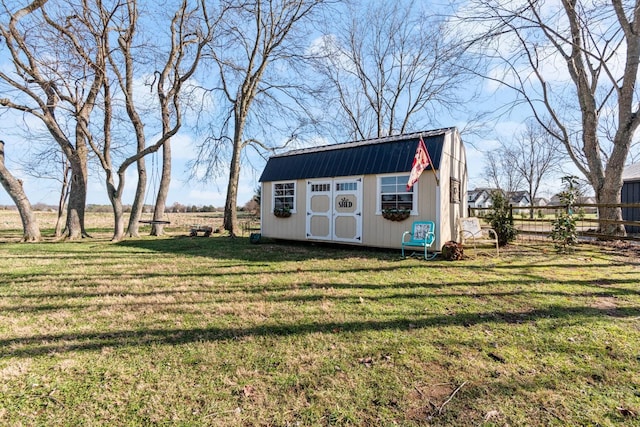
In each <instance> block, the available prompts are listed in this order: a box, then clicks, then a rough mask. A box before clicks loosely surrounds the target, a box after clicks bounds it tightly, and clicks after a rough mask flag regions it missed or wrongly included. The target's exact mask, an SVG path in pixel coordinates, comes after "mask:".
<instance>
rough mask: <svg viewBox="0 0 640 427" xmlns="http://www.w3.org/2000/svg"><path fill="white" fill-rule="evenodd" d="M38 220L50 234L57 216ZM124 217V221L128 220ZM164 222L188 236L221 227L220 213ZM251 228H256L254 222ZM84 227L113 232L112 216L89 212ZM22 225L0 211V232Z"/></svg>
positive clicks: (176, 216) (172, 217) (42, 215)
mask: <svg viewBox="0 0 640 427" xmlns="http://www.w3.org/2000/svg"><path fill="white" fill-rule="evenodd" d="M36 216H37V218H38V224H39V225H40V228H41V230H42V231H43V233H45V234H46V233H49V234H51V233H52V232H53V230H54V229H55V224H56V218H57V214H56V213H55V212H36ZM238 216H239V220H240V222H241V223H244V222H246V221H249V220H250V218H251V217H250V216H249V215H247V214H244V213H239V215H238ZM128 218H129V217H128V216H126V220H128ZM142 219H143V220H151V219H152V214H144V215H143V217H142ZM165 220H166V221H169V222H170V224H169V225H167V226H166V227H165V228H166V231H167V232H169V233H171V234H174V233H175V234H186V235H188V234H189V229H190V228H191V226H192V225H196V224H198V225H208V226H211V227H213V228H214V229H215V228H218V227H221V226H222V213H221V212H203V213H198V212H196V213H170V214H167V215H165ZM253 226H256V224H255V222H254V223H253ZM86 227H87V229H88V230H96V231H100V232H102V233H108V232H109V230H111V232H112V230H113V215H112V214H110V213H95V212H90V213H87V214H86ZM144 227H146V229H148V227H149V226H148V225H143V229H145V228H144ZM21 229H22V224H21V222H20V216H19V215H18V213H17V212H16V211H7V210H0V231H2V230H6V231H8V230H14V231H18V232H19V231H20V230H21Z"/></svg>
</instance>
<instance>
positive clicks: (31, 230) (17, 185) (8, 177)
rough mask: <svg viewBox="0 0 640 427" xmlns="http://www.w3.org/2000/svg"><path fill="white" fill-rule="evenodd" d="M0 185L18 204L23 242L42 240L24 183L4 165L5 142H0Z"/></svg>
mask: <svg viewBox="0 0 640 427" xmlns="http://www.w3.org/2000/svg"><path fill="white" fill-rule="evenodd" d="M0 183H2V186H3V187H4V189H5V190H7V193H8V194H9V196H10V197H11V199H12V200H13V202H14V203H15V204H16V207H17V208H18V212H19V213H20V219H21V220H22V230H23V234H22V241H23V242H38V241H40V240H41V238H42V236H41V235H40V229H39V228H38V221H37V219H36V216H35V214H34V212H33V209H32V208H31V203H29V199H28V198H27V195H26V194H25V192H24V188H23V187H22V181H20V180H18V179H16V178H15V177H14V176H13V175H12V174H11V172H9V170H7V168H6V167H5V164H4V142H3V141H0Z"/></svg>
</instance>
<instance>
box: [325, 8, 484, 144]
mask: <svg viewBox="0 0 640 427" xmlns="http://www.w3.org/2000/svg"><path fill="white" fill-rule="evenodd" d="M361 3H363V2H355V3H354V4H353V6H352V7H350V8H348V11H347V13H345V14H344V19H341V18H340V17H339V16H338V18H336V16H332V22H331V25H330V26H329V31H330V32H329V33H328V34H326V35H325V36H324V37H323V38H322V42H321V43H320V44H319V45H318V47H317V48H316V50H317V51H318V53H319V55H318V59H317V60H316V61H315V62H316V67H317V70H318V71H319V72H320V73H321V74H322V75H323V76H324V79H325V81H326V86H327V88H328V96H327V102H328V106H330V108H327V110H328V111H333V113H334V114H335V117H334V118H333V119H334V120H335V121H337V122H338V123H340V124H342V125H343V126H341V127H342V129H344V131H345V133H346V134H347V135H346V137H347V138H351V139H363V138H369V137H381V136H385V135H395V134H399V133H405V132H407V131H409V130H411V129H416V128H419V127H421V126H424V125H425V124H429V125H431V126H433V124H434V123H438V122H439V119H440V115H441V114H442V112H451V111H452V110H460V109H461V108H462V106H463V105H465V103H464V102H463V97H464V98H467V95H472V93H471V94H470V93H469V92H468V91H467V92H464V93H463V92H462V91H460V90H459V87H460V86H461V85H463V83H465V82H466V81H468V79H469V75H470V74H469V73H468V72H466V71H465V70H464V69H463V68H461V67H460V66H459V65H458V64H459V63H460V62H466V64H467V65H469V61H471V59H472V58H470V57H466V56H465V51H464V46H463V45H462V44H461V43H460V42H459V40H458V38H457V37H456V36H455V34H454V33H453V27H452V26H450V25H448V23H447V19H446V18H445V17H443V16H438V15H436V14H434V13H433V12H429V11H428V9H427V8H424V7H423V6H424V4H423V3H421V2H416V1H413V0H406V1H401V2H398V1H396V0H394V1H390V0H384V1H376V2H366V3H367V4H361ZM334 20H336V21H337V22H335V21H334ZM469 99H470V97H469ZM336 106H337V107H338V108H335V107H336ZM447 116H450V114H447Z"/></svg>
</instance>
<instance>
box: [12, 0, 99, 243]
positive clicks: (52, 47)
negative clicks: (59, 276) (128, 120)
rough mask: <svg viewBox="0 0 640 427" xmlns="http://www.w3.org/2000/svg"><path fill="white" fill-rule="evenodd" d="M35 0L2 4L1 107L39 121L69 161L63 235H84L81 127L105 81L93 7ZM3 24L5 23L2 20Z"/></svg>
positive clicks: (85, 1) (84, 178)
mask: <svg viewBox="0 0 640 427" xmlns="http://www.w3.org/2000/svg"><path fill="white" fill-rule="evenodd" d="M47 5H48V4H47V0H36V1H33V2H31V3H29V4H28V5H27V6H24V7H22V8H18V9H12V7H14V8H15V5H8V3H7V2H3V7H4V13H3V14H2V16H3V20H2V22H1V23H0V35H1V36H2V37H1V38H2V41H3V45H4V48H5V49H6V52H7V54H8V55H9V57H10V59H11V63H12V65H13V70H12V71H9V70H6V71H5V70H1V71H0V84H2V85H3V95H4V97H3V98H1V99H0V106H3V107H5V108H10V109H13V110H17V111H21V112H23V113H24V114H27V115H31V116H33V117H35V118H36V119H38V120H40V121H41V122H42V123H43V124H44V125H45V127H46V128H47V130H48V131H49V133H50V134H51V136H52V137H53V139H54V140H55V141H56V143H57V144H58V145H59V146H60V148H61V150H62V151H63V152H64V154H65V156H66V158H67V159H68V161H69V164H70V167H71V171H72V179H71V189H70V195H69V204H68V208H67V219H66V235H67V237H68V238H70V239H76V238H80V237H84V236H86V235H87V233H86V231H85V227H84V212H85V204H86V195H87V179H88V171H87V153H88V147H87V141H86V139H85V133H84V130H83V129H84V128H85V127H86V124H87V123H88V121H89V117H90V115H91V112H92V111H93V109H94V106H95V103H96V98H97V96H98V93H99V90H100V87H101V86H102V82H103V79H104V74H103V72H102V70H103V69H104V66H103V61H104V57H105V56H104V53H103V52H102V51H101V50H100V49H99V48H96V46H99V45H100V44H99V43H96V40H94V39H92V35H94V34H97V33H99V31H97V30H96V29H95V28H94V25H99V24H100V22H101V21H100V20H99V19H98V20H94V18H95V16H94V15H93V12H92V7H91V4H89V2H88V0H81V1H80V2H79V4H78V5H75V4H74V5H70V4H69V3H67V2H56V3H54V4H52V5H51V7H50V8H48V9H46V8H45V6H47ZM4 18H6V19H7V21H6V22H5V19H4Z"/></svg>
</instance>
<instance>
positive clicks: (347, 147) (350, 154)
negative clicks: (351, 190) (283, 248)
mask: <svg viewBox="0 0 640 427" xmlns="http://www.w3.org/2000/svg"><path fill="white" fill-rule="evenodd" d="M452 130H453V128H446V129H438V130H433V131H426V132H416V133H412V134H407V135H397V136H390V137H385V138H376V139H367V140H363V141H354V142H345V143H342V144H333V145H325V146H321V147H313V148H305V149H301V150H293V151H289V152H287V153H284V154H280V155H276V156H272V157H270V158H269V160H268V161H267V164H266V166H265V168H264V170H263V171H262V175H261V176H260V182H267V181H286V180H294V179H309V178H333V177H339V176H354V175H370V174H382V173H397V172H409V171H411V164H412V163H413V157H414V156H415V153H416V148H417V147H418V141H419V140H420V136H422V139H423V140H424V143H425V146H426V147H427V151H428V152H429V156H430V157H431V161H432V162H433V164H434V165H435V168H436V169H439V166H440V157H441V155H442V145H443V143H444V136H445V134H446V133H447V132H451V131H452ZM430 168H431V166H429V168H428V169H430Z"/></svg>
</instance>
